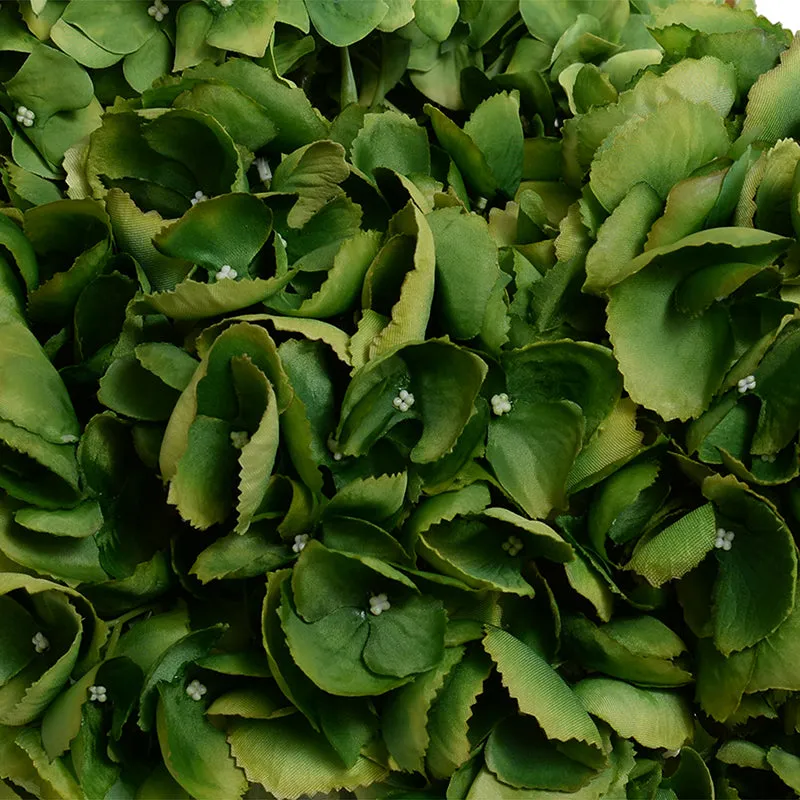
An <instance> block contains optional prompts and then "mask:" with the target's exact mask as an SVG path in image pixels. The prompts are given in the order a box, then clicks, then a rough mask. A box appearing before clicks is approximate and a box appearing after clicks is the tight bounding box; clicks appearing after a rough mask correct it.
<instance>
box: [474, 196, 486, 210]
mask: <svg viewBox="0 0 800 800" xmlns="http://www.w3.org/2000/svg"><path fill="white" fill-rule="evenodd" d="M488 202H489V201H488V200H487V199H486V198H485V197H477V198H475V208H477V209H478V211H483V209H484V208H486V206H487V204H488Z"/></svg>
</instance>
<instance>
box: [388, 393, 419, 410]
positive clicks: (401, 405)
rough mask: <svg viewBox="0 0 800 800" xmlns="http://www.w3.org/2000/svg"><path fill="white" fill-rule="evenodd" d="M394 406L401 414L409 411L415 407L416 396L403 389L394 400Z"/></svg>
mask: <svg viewBox="0 0 800 800" xmlns="http://www.w3.org/2000/svg"><path fill="white" fill-rule="evenodd" d="M392 405H393V406H394V407H395V408H396V409H397V410H398V411H401V412H406V411H408V409H409V408H411V406H413V405H414V395H413V394H411V392H409V391H408V390H407V389H401V390H400V391H399V392H398V393H397V397H395V398H394V400H392Z"/></svg>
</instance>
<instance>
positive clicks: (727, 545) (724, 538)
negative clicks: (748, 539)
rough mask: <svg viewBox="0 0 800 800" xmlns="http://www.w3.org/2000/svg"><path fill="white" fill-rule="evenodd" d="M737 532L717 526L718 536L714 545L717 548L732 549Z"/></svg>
mask: <svg viewBox="0 0 800 800" xmlns="http://www.w3.org/2000/svg"><path fill="white" fill-rule="evenodd" d="M735 536H736V534H735V533H734V532H733V531H726V530H725V528H717V538H716V539H715V540H714V547H716V548H717V550H730V549H731V547H732V546H733V540H734V538H735Z"/></svg>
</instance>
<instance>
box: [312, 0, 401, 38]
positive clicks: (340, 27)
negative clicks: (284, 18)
mask: <svg viewBox="0 0 800 800" xmlns="http://www.w3.org/2000/svg"><path fill="white" fill-rule="evenodd" d="M305 4H306V9H307V10H308V16H309V17H311V22H312V23H314V27H315V28H316V29H317V32H318V33H319V35H320V36H322V38H323V39H325V40H327V41H328V42H330V43H331V44H332V45H335V46H336V47H347V46H348V45H351V44H355V43H356V42H357V41H359V40H360V39H363V38H364V37H365V36H366V35H367V34H368V33H369V32H370V31H372V30H373V29H374V28H375V27H376V26H377V25H378V24H379V23H380V22H381V20H382V19H383V18H384V17H385V16H386V12H387V11H388V6H387V5H386V3H384V2H383V0H364V2H361V3H359V5H358V6H347V5H343V4H341V3H337V2H336V0H305Z"/></svg>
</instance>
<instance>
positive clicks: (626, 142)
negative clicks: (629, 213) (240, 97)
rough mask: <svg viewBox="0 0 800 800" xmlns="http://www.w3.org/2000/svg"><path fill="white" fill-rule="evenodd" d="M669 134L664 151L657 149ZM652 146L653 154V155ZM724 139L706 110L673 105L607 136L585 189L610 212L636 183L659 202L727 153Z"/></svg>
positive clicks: (683, 103) (717, 120)
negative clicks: (645, 186) (654, 193)
mask: <svg viewBox="0 0 800 800" xmlns="http://www.w3.org/2000/svg"><path fill="white" fill-rule="evenodd" d="M666 131H669V139H668V141H667V142H665V144H664V145H661V144H658V143H659V142H661V141H662V140H663V138H664V137H665V135H666V133H665V132H666ZM654 143H656V149H655V150H654V149H653V147H654ZM728 145H729V141H728V134H727V132H726V130H725V126H724V125H723V122H722V120H721V119H720V118H719V116H718V115H717V113H716V112H715V111H714V110H713V109H712V108H710V107H708V106H707V105H705V104H702V105H701V104H696V103H691V102H689V101H688V100H683V99H675V100H668V101H667V102H665V103H662V104H661V105H660V106H658V107H657V108H656V109H655V110H654V111H652V112H651V113H650V114H648V115H647V116H646V117H644V119H642V118H638V117H634V118H632V119H630V120H629V121H628V122H626V123H624V124H623V125H620V126H619V127H618V128H617V129H616V130H615V131H614V133H612V134H611V136H609V138H608V139H606V141H605V142H604V144H603V146H602V147H601V148H600V150H599V151H598V153H597V157H596V158H595V160H594V162H593V164H592V170H591V178H590V185H591V187H592V191H593V192H594V194H595V196H596V197H597V199H598V200H599V201H600V202H601V203H602V205H603V206H604V207H605V208H606V209H608V210H609V211H613V210H614V209H615V208H616V207H617V206H618V205H619V204H620V202H621V201H622V199H623V198H624V197H625V195H626V194H627V193H628V191H629V190H630V189H631V187H632V186H635V185H636V184H637V183H642V182H644V183H647V184H649V186H650V187H651V188H652V189H653V191H655V192H656V194H657V195H658V196H659V197H661V198H662V199H666V197H667V195H668V193H669V190H670V189H671V188H672V187H673V186H674V185H675V184H676V183H678V181H681V180H683V179H684V178H688V177H689V175H690V174H691V173H692V172H693V171H694V170H695V169H696V168H697V167H700V166H702V165H703V164H706V163H707V162H709V161H711V160H712V159H714V158H718V157H719V156H722V155H725V153H726V152H727V150H728Z"/></svg>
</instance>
